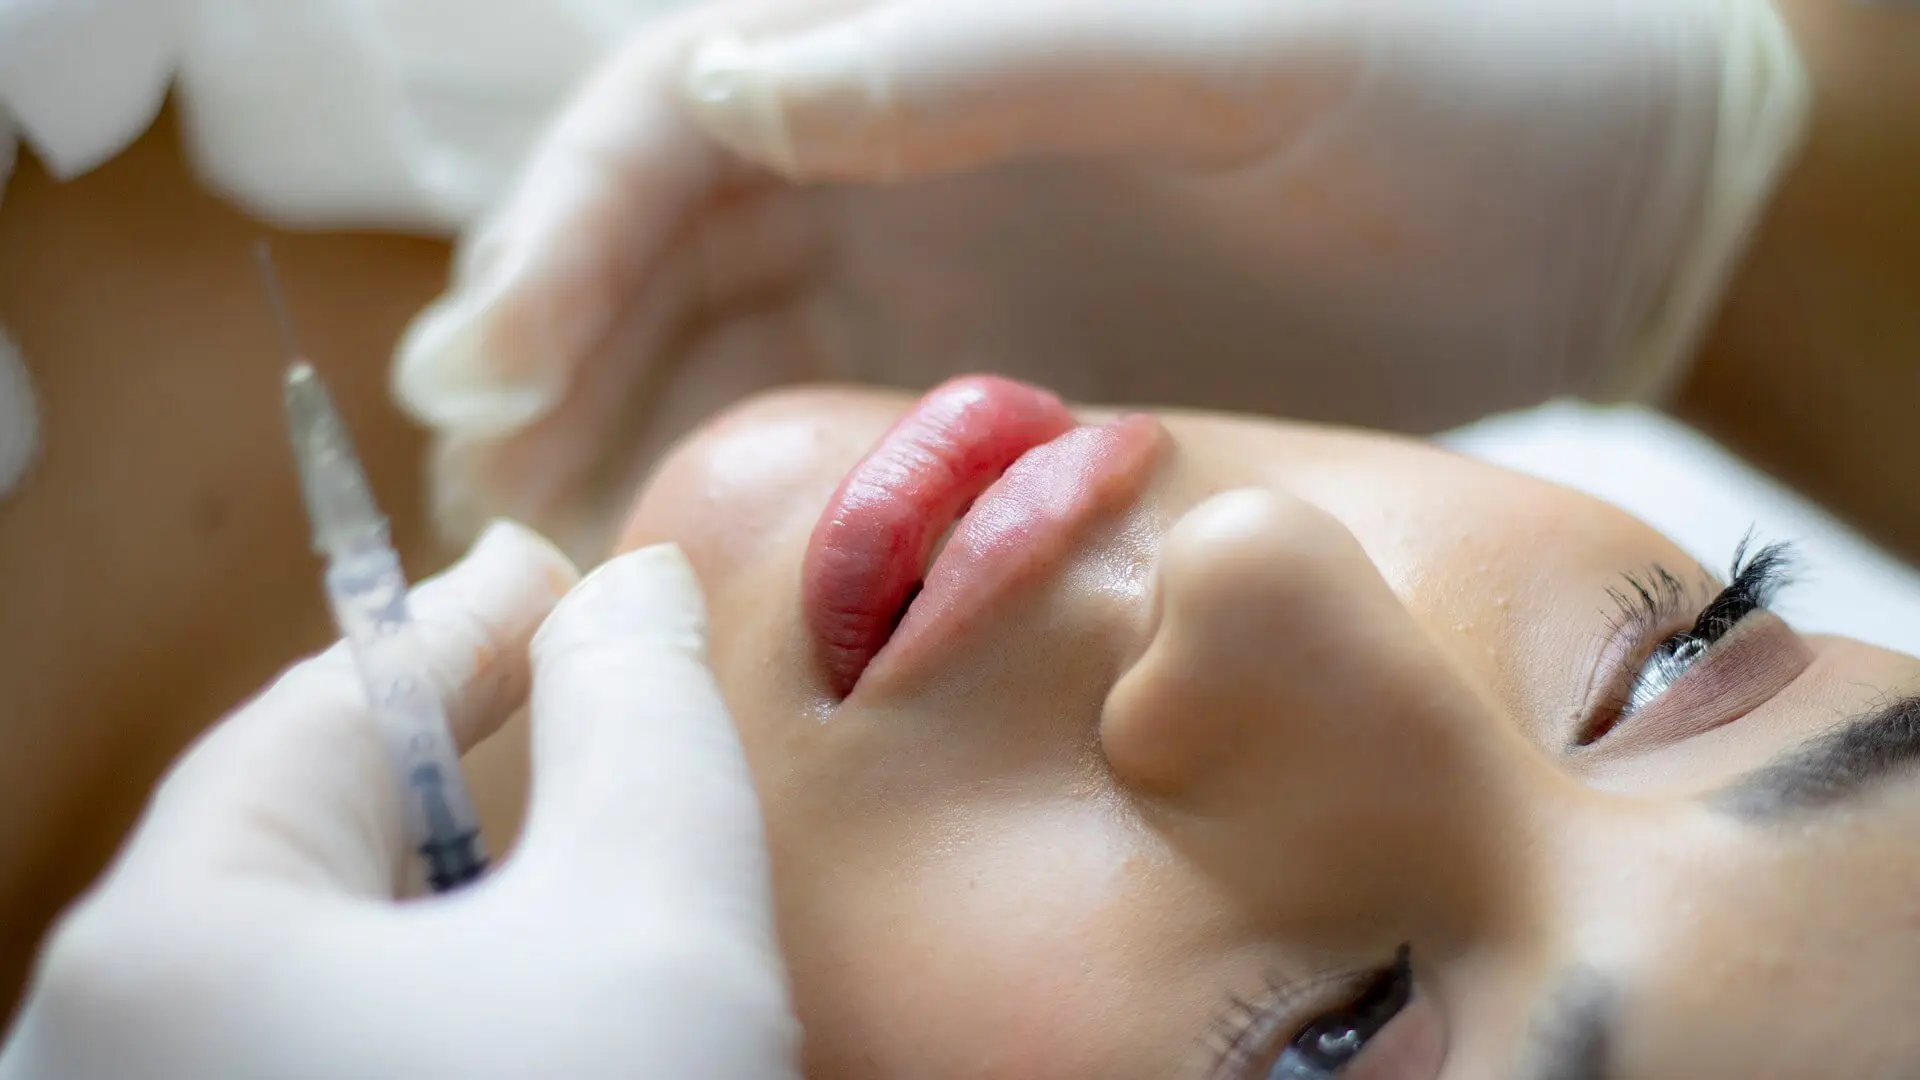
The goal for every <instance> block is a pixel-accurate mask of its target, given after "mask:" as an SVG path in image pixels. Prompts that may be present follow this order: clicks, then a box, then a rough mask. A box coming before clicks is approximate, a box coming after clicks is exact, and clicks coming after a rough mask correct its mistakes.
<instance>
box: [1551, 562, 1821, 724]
mask: <svg viewBox="0 0 1920 1080" xmlns="http://www.w3.org/2000/svg"><path fill="white" fill-rule="evenodd" d="M1752 540H1753V534H1752V533H1751V531H1749V533H1748V534H1747V536H1746V537H1745V538H1743V539H1742V540H1741V541H1740V543H1739V545H1738V546H1737V547H1736V548H1735V549H1734V555H1733V561H1732V566H1731V570H1730V572H1729V573H1728V575H1727V578H1726V579H1725V582H1724V583H1722V582H1721V581H1720V580H1719V579H1717V578H1715V577H1714V576H1713V575H1712V574H1710V573H1708V572H1707V570H1706V568H1705V567H1699V566H1698V565H1697V564H1696V567H1697V569H1698V570H1699V574H1700V576H1699V577H1698V578H1697V579H1695V580H1696V583H1697V584H1696V588H1698V589H1699V592H1696V593H1694V594H1693V595H1692V596H1691V597H1689V595H1688V589H1687V586H1686V585H1685V584H1684V583H1683V582H1682V581H1681V580H1680V579H1679V578H1678V577H1676V576H1675V575H1673V574H1672V573H1670V572H1668V571H1667V570H1666V569H1665V568H1664V567H1662V566H1660V565H1659V564H1657V563H1656V564H1653V565H1652V566H1651V567H1650V568H1649V569H1648V570H1647V571H1644V572H1643V573H1645V574H1646V575H1647V576H1646V579H1645V580H1643V579H1642V578H1640V577H1636V576H1635V574H1634V573H1633V572H1629V573H1627V574H1625V575H1623V577H1624V578H1625V579H1626V581H1627V584H1628V585H1629V586H1630V587H1631V589H1632V590H1633V591H1632V593H1631V594H1628V593H1625V592H1622V591H1621V590H1620V589H1619V587H1618V586H1615V587H1611V588H1609V589H1608V590H1607V593H1608V595H1609V596H1610V597H1612V598H1613V600H1614V602H1615V604H1616V606H1617V607H1618V608H1619V612H1620V616H1619V617H1618V618H1612V619H1609V621H1608V627H1609V629H1608V633H1607V637H1606V640H1605V641H1604V642H1603V644H1602V646H1601V650H1600V653H1599V654H1598V656H1596V658H1595V662H1594V665H1593V669H1592V670H1591V671H1590V672H1589V674H1588V676H1587V688H1586V691H1585V692H1584V693H1583V694H1582V695H1581V699H1580V706H1579V711H1578V713H1577V714H1576V717H1575V720H1574V723H1573V727H1572V730H1571V732H1570V733H1569V735H1568V737H1567V739H1566V748H1567V749H1568V750H1584V749H1586V748H1588V747H1590V746H1592V745H1594V744H1595V743H1597V742H1599V741H1600V740H1601V739H1602V738H1604V737H1605V736H1606V735H1607V734H1609V733H1610V731H1611V729H1612V725H1611V724H1608V725H1606V726H1605V727H1602V726H1601V723H1602V720H1603V718H1605V717H1608V716H1613V717H1615V718H1616V719H1617V716H1618V713H1619V712H1621V711H1624V709H1625V706H1626V703H1627V700H1628V698H1629V695H1630V694H1631V692H1632V681H1633V680H1635V679H1637V678H1638V676H1639V672H1640V670H1641V668H1642V667H1643V666H1644V665H1645V663H1646V661H1647V660H1648V659H1649V658H1650V657H1651V656H1652V655H1653V652H1654V650H1655V649H1657V648H1659V647H1660V645H1661V643H1663V642H1665V641H1666V640H1668V638H1670V637H1671V636H1672V635H1673V634H1676V633H1693V634H1696V635H1701V636H1706V635H1708V634H1711V635H1712V637H1713V639H1714V640H1715V641H1716V642H1717V640H1718V638H1719V637H1720V636H1721V635H1723V634H1725V633H1726V632H1728V631H1729V630H1731V629H1732V627H1733V626H1734V625H1735V624H1736V623H1738V622H1739V621H1740V619H1741V618H1744V617H1745V616H1746V615H1748V614H1751V613H1752V612H1753V611H1754V610H1766V609H1767V608H1768V606H1769V604H1770V603H1771V601H1772V599H1773V597H1774V596H1775V595H1776V594H1777V593H1778V592H1779V590H1780V589H1781V588H1783V587H1785V586H1786V585H1787V584H1789V583H1791V581H1792V569H1793V564H1794V554H1793V546H1792V545H1791V544H1789V543H1782V542H1775V543H1771V544H1767V545H1764V546H1762V547H1760V548H1759V549H1758V550H1756V551H1753V553H1752V555H1751V557H1749V555H1748V551H1749V549H1750V548H1751V547H1752ZM1649 581H1651V582H1654V583H1655V585H1652V586H1650V585H1649V584H1648V582H1649ZM1736 603H1737V604H1739V605H1742V606H1743V608H1744V610H1742V612H1741V613H1740V615H1739V616H1737V617H1734V618H1732V619H1730V620H1729V621H1726V622H1725V624H1724V625H1719V626H1715V625H1713V624H1714V622H1715V620H1716V619H1721V620H1726V619H1728V614H1729V612H1728V608H1729V606H1730V605H1732V604H1736ZM1694 604H1698V609H1697V611H1694V612H1692V613H1691V614H1689V612H1690V610H1691V609H1692V607H1693V605H1694ZM1682 677H1683V678H1684V676H1682ZM1623 683H1624V684H1625V685H1624V686H1623ZM1603 695H1604V696H1603ZM1596 728H1598V729H1599V730H1598V731H1596Z"/></svg>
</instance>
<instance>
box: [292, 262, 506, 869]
mask: <svg viewBox="0 0 1920 1080" xmlns="http://www.w3.org/2000/svg"><path fill="white" fill-rule="evenodd" d="M257 253H258V255H259V259H260V273H261V277H262V280H263V281H264V283H265V286H266V290H267V298H268V301H269V303H270V304H271V305H272V307H273V314H274V319H275V321H276V322H277V323H278V324H279V328H280V334H281V338H282V340H283V343H284V344H285V346H286V351H287V355H288V358H289V364H290V366H289V367H288V369H287V378H286V391H285V401H286V410H287V422H288V425H289V426H290V428H291V434H292V441H293V456H294V460H295V461H296V462H297V463H298V464H299V467H300V488H301V492H302V494H303V495H304V496H305V497H306V503H307V517H308V519H309V521H310V522H311V523H312V525H313V547H314V551H315V552H316V553H318V554H319V555H321V556H323V557H324V558H325V559H326V560H327V570H326V575H325V580H326V590H327V600H328V602H329V603H330V604H331V606H332V608H333V616H334V622H335V623H336V624H337V625H338V626H339V628H340V633H341V634H342V635H343V636H345V638H346V639H347V642H348V645H349V647H350V648H351V649H352V652H353V659H354V663H355V665H356V666H357V667H358V668H359V671H360V679H361V683H362V685H363V686H364V687H365V689H366V694H367V704H368V706H369V708H370V710H371V712H372V714H373V717H374V721H375V723H376V725H377V726H378V727H379V729H380V734H381V737H382V739H383V740H384V741H385V743H386V747H387V756H388V759H389V760H390V761H391V762H392V764H393V767H394V771H395V775H396V778H397V779H398V780H399V782H400V791H401V808H402V809H401V812H402V815H403V818H404V824H405V827H406V831H407V837H408V839H409V840H410V841H411V843H412V844H413V846H414V850H416V851H417V852H419V854H420V856H421V857H422V858H423V859H424V860H425V861H426V869H427V883H428V885H430V886H431V887H432V888H433V890H434V891H435V892H446V891H448V890H450V889H456V888H459V887H460V886H462V885H465V884H467V883H468V882H470V881H473V880H474V879H475V878H478V877H479V876H480V875H481V874H482V873H483V872H485V870H486V867H487V856H486V851H485V849H484V847H483V846H482V844H481V842H480V823H479V818H478V817H477V816H476V815H475V814H474V811H473V804H472V802H471V801H470V800H469V799H468V798H467V785H466V781H465V779H464V778H463V777H462V776H461V773H460V755H459V751H458V750H457V748H456V747H455V746H454V743H453V735H452V733H451V732H450V731H449V730H448V728H447V717H446V709H445V706H444V705H443V704H442V702H441V700H440V694H439V691H438V688H436V687H435V686H434V684H433V680H432V677H431V675H430V674H429V672H428V670H427V665H426V658H425V655H424V654H423V652H422V651H421V647H420V640H419V634H418V631H417V630H416V629H415V627H414V625H413V617H412V615H411V613H410V612H409V611H408V609H407V580H406V577H405V576H404V575H403V574H402V572H401V568H400V556H399V554H398V553H396V552H395V551H394V550H393V544H392V543H391V541H390V540H389V537H388V533H387V519H386V517H385V516H384V515H382V514H381V513H380V510H379V508H378V507H377V506H376V505H375V504H374V501H373V491H372V489H371V488H370V487H369V486H368V484H367V474H366V471H365V470H364V469H362V468H361V466H360V459H359V457H358V455H356V454H355V453H354V449H353V440H352V439H351V438H350V437H349V436H348V434H347V429H346V425H345V424H343V423H342V422H341V420H340V414H339V412H338V411H337V410H335V409H334V406H333V399H332V397H331V395H329V394H328V393H327V388H326V386H325V385H323V384H322V383H321V382H320V377H319V376H318V375H316V374H314V370H313V365H312V364H310V363H308V362H307V361H306V360H305V359H304V358H303V357H302V356H301V353H300V349H299V346H298V344H297V343H296V340H295V337H294V332H293V320H292V319H291V317H289V315H288V313H287V308H286V300H285V296H284V294H283V293H282V292H281V290H280V284H279V279H278V276H277V275H276V274H275V273H274V268H273V260H272V256H271V254H270V253H269V252H268V250H267V246H266V244H265V243H264V242H262V243H261V244H260V246H259V248H258V252H257Z"/></svg>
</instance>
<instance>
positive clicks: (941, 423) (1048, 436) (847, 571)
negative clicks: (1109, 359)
mask: <svg viewBox="0 0 1920 1080" xmlns="http://www.w3.org/2000/svg"><path fill="white" fill-rule="evenodd" d="M1163 438H1164V432H1163V431H1162V429H1161V428H1160V425H1159V423H1158V422H1157V421H1155V420H1153V419H1152V418H1151V417H1146V416H1132V417H1127V418H1124V419H1121V420H1118V421H1116V422H1114V423H1111V424H1107V425H1104V426H1100V427H1080V426H1077V425H1076V424H1075V423H1074V420H1073V416H1072V414H1071V413H1069V412H1068V411H1067V409H1066V406H1064V405H1062V404H1061V403H1060V400H1059V399H1058V398H1056V397H1054V396H1053V395H1052V394H1049V393H1047V392H1045V391H1043V390H1039V389H1036V388H1034V387H1031V386H1027V385H1025V384H1023V383H1017V382H1013V381H1011V380H1008V379H1001V378H995V377H991V376H970V377H967V378H963V379H956V380H954V381H952V382H949V383H946V384H945V385H943V386H940V387H939V388H937V389H935V390H933V391H932V392H931V393H929V394H927V396H926V397H924V398H922V399H921V400H920V403H919V404H918V405H916V406H915V407H914V408H913V409H912V410H911V411H909V412H908V413H907V414H906V415H905V416H903V417H901V419H900V420H899V422H898V423H896V424H895V425H894V426H893V428H892V430H890V431H889V432H887V434H886V435H885V436H883V437H882V438H881V440H880V443H879V445H878V446H876V447H875V448H874V449H873V451H872V452H871V453H869V454H868V455H867V457H866V458H865V459H864V460H862V461H861V462H860V464H858V465H856V466H855V467H854V468H853V471H852V472H850V473H848V474H847V477H846V479H845V480H843V481H842V482H841V484H840V487H839V490H837V491H835V492H834V495H833V498H831V499H829V500H828V501H827V506H826V509H825V510H824V511H823V512H822V513H821V515H820V521H819V524H817V525H816V526H815V527H814V530H813V538H812V541H811V542H810V543H809V544H808V547H807V555H806V562H805V563H804V565H803V569H802V571H801V573H802V579H801V602H802V610H803V611H804V617H805V619H806V623H807V627H808V629H809V631H811V633H812V635H813V639H814V645H815V649H816V652H817V654H818V656H819V659H820V663H821V666H822V668H823V669H824V671H825V673H826V675H827V681H828V684H829V686H830V688H831V689H832V691H833V692H834V693H835V694H836V695H838V696H840V697H845V696H846V695H847V694H848V693H850V692H852V690H853V687H854V685H855V684H856V683H858V682H859V681H860V679H861V677H862V675H863V674H864V673H865V672H866V671H867V670H868V669H869V667H870V666H872V665H874V664H876V663H878V662H882V661H884V662H886V663H887V664H889V665H892V664H896V663H898V662H900V661H901V658H903V657H906V656H911V655H913V654H916V653H920V652H922V651H923V650H925V649H927V648H929V647H931V646H933V645H935V644H937V643H938V642H939V641H942V640H946V639H948V638H950V637H951V636H952V635H953V634H955V633H958V632H959V631H960V630H961V629H963V628H964V626H965V624H966V620H967V618H968V617H969V616H970V615H971V614H973V613H974V612H977V611H979V610H980V609H982V608H983V607H985V606H986V605H988V604H990V603H992V602H993V600H994V599H995V598H996V597H999V596H1002V595H1005V594H1006V593H1007V592H1009V591H1011V590H1012V589H1013V588H1015V587H1016V586H1018V585H1019V584H1020V583H1021V582H1022V581H1023V580H1026V579H1028V578H1030V577H1031V576H1033V575H1034V574H1036V573H1038V572H1041V571H1043V570H1044V569H1045V568H1046V567H1048V566H1051V565H1053V564H1054V563H1056V562H1057V561H1058V559H1059V558H1060V557H1062V556H1063V555H1065V554H1066V553H1067V552H1068V551H1069V550H1070V547H1071V545H1072V543H1073V541H1074V539H1075V537H1076V536H1077V535H1078V534H1079V533H1080V531H1081V526H1082V524H1083V523H1084V522H1086V521H1088V520H1089V519H1091V518H1093V517H1096V516H1098V515H1099V514H1101V513H1102V512H1104V511H1105V510H1107V509H1109V508H1112V507H1115V506H1118V505H1124V504H1125V503H1128V502H1130V501H1131V500H1132V499H1133V498H1134V497H1135V496H1136V495H1137V494H1138V492H1139V489H1140V486H1141V484H1142V483H1143V482H1144V479H1145V477H1146V474H1147V472H1148V470H1149V469H1150V468H1151V466H1152V463H1153V459H1154V457H1155V453H1156V451H1157V449H1158V448H1159V446H1160V445H1161V442H1162V440H1163ZM963 515H964V516H963ZM956 522H957V524H956ZM949 526H953V527H954V531H953V537H952V539H950V540H949V541H948V543H947V546H946V547H945V548H944V549H943V550H942V551H941V553H940V557H939V559H938V560H937V561H935V563H934V564H933V565H932V566H931V567H927V558H928V556H929V555H931V554H932V552H933V548H934V546H935V545H936V544H937V543H938V542H939V540H940V537H941V536H942V534H944V533H945V532H946V530H947V528H948V527H949ZM923 568H925V570H924V578H923ZM909 602H911V605H912V606H911V607H910V608H909V607H908V604H909ZM903 612H904V617H903V616H902V613H903Z"/></svg>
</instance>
